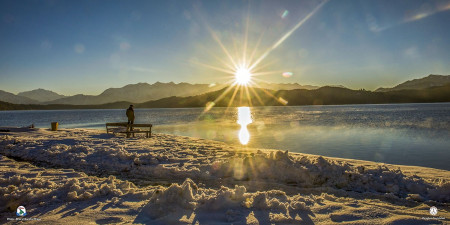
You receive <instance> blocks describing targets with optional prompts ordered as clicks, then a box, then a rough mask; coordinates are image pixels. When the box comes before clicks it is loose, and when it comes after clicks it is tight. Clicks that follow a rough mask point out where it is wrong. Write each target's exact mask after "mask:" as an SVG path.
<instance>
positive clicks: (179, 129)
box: [0, 103, 450, 170]
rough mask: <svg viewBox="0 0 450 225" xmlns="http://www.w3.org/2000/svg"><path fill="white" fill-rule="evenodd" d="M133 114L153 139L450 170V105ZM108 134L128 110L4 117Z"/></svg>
mask: <svg viewBox="0 0 450 225" xmlns="http://www.w3.org/2000/svg"><path fill="white" fill-rule="evenodd" d="M202 112H203V109H202V108H184V109H136V123H152V124H153V125H154V129H153V130H154V132H161V133H171V134H176V135H184V136H192V137H199V138H205V139H213V140H218V141H224V142H226V143H230V144H236V145H241V146H242V147H243V148H246V147H255V148H272V149H280V150H289V151H292V152H302V153H309V154H318V155H324V156H333V157H342V158H352V159H362V160H370V161H377V162H385V163H392V164H403V165H418V166H427V167H433V168H439V169H446V170H450V165H449V164H448V160H447V159H448V158H450V151H448V146H450V139H449V137H450V103H438V104H389V105H342V106H289V107H251V108H248V107H241V108H228V109H226V108H213V109H211V110H210V111H209V112H208V113H206V114H202ZM54 121H57V122H59V124H60V127H61V128H96V129H105V128H104V126H105V123H106V122H123V121H126V116H125V109H123V110H56V111H3V112H0V126H28V125H30V124H33V123H34V125H35V126H37V127H44V128H48V127H50V123H51V122H54Z"/></svg>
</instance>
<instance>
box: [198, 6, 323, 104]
mask: <svg viewBox="0 0 450 225" xmlns="http://www.w3.org/2000/svg"><path fill="white" fill-rule="evenodd" d="M326 2H327V0H325V1H323V2H322V3H320V4H319V5H318V6H316V7H315V8H314V9H313V10H312V11H311V12H310V13H309V14H308V15H306V16H305V17H304V18H302V19H301V20H300V21H299V22H298V23H297V24H296V25H295V26H294V27H293V28H291V29H290V30H289V31H288V32H286V33H285V34H283V35H282V36H281V37H280V38H279V39H278V40H277V41H276V42H275V43H274V44H273V45H272V46H270V47H268V48H267V49H266V50H265V51H259V50H258V48H259V45H260V43H261V39H262V37H263V34H261V36H260V37H259V39H258V40H257V42H256V45H255V47H254V49H253V51H251V54H250V56H248V55H247V52H248V29H249V16H247V21H246V29H245V32H244V40H243V47H242V55H240V56H239V55H236V56H233V55H232V54H231V53H230V50H228V48H226V46H225V45H224V44H223V42H222V41H221V39H220V38H219V36H218V35H217V33H216V32H214V31H213V29H211V27H210V26H209V25H208V24H207V23H206V21H204V23H205V26H206V28H207V29H208V31H209V33H210V35H211V37H212V38H213V39H214V41H215V42H216V43H217V44H218V46H219V47H220V48H221V50H222V51H223V53H224V54H225V56H226V59H221V58H218V57H217V56H215V55H214V57H215V58H216V59H218V60H219V61H220V62H221V63H222V64H223V67H221V66H213V65H209V64H206V63H200V62H197V61H195V62H194V61H191V63H192V64H196V65H199V66H202V67H205V68H208V69H212V70H215V71H219V72H221V73H226V74H229V75H230V76H229V78H231V79H229V80H228V81H226V82H225V85H229V86H228V87H227V88H226V89H225V90H224V91H223V92H222V93H221V94H220V95H219V96H218V97H217V98H216V99H215V100H214V101H212V102H209V103H208V104H207V105H206V107H205V110H204V112H207V111H209V110H210V109H211V108H212V107H214V106H215V105H216V104H217V102H219V101H221V100H222V99H223V98H224V97H225V96H226V95H227V94H228V93H230V91H233V94H232V95H231V98H230V100H229V103H228V107H230V106H231V105H232V104H233V101H234V100H235V98H236V95H237V92H238V91H240V106H252V100H251V97H252V96H251V95H252V94H253V96H254V97H255V98H256V100H257V101H258V102H259V103H260V104H261V105H263V101H262V99H261V96H259V94H258V92H257V91H256V90H255V89H254V88H260V85H259V84H258V82H259V81H263V80H261V79H258V78H256V76H261V75H270V74H281V73H283V72H285V71H265V70H263V69H264V68H265V67H267V66H268V65H270V63H266V64H265V65H261V63H262V62H263V61H264V60H265V59H266V57H267V56H268V55H269V54H270V53H271V52H272V51H273V50H274V49H276V48H277V47H278V46H280V45H281V44H282V43H283V42H284V41H285V40H286V39H287V38H288V37H289V36H290V35H292V34H293V33H294V32H295V31H296V30H297V29H298V28H300V27H301V26H302V25H303V24H304V23H305V22H306V21H307V20H308V19H309V18H311V17H312V16H313V15H314V14H315V13H316V12H317V11H318V10H319V9H320V8H321V7H322V6H323V5H324V4H325V3H326ZM233 40H236V38H233ZM234 46H236V42H235V43H234ZM257 52H263V53H262V54H261V55H259V57H258V56H257V55H256V53H257ZM227 78H228V77H227ZM233 89H234V90H233ZM261 90H262V91H263V92H264V93H265V94H267V95H268V96H270V97H271V98H273V99H275V100H276V101H278V102H279V103H280V104H283V105H286V104H287V101H286V100H284V99H283V98H281V97H277V96H274V95H273V94H272V93H270V92H269V91H267V90H265V89H262V88H261ZM244 93H245V95H246V97H247V98H246V99H247V100H248V102H245V103H242V102H241V101H242V95H243V94H244Z"/></svg>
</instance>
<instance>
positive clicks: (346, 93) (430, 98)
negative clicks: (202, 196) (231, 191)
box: [0, 84, 450, 110]
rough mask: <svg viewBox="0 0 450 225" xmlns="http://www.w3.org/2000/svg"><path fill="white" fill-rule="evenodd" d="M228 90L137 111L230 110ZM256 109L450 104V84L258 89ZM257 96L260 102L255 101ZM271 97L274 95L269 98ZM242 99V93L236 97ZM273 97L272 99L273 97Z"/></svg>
mask: <svg viewBox="0 0 450 225" xmlns="http://www.w3.org/2000/svg"><path fill="white" fill-rule="evenodd" d="M224 90H225V89H221V90H218V91H214V92H209V93H206V94H201V95H196V96H190V97H168V98H163V99H159V100H153V101H148V102H144V103H138V104H135V106H136V108H183V107H205V106H206V105H207V104H211V102H214V105H215V106H216V107H226V106H228V105H229V102H230V100H231V99H232V95H233V91H230V92H228V93H227V94H225V95H223V96H222V97H221V98H219V96H221V95H222V93H223V91H224ZM242 91H243V93H242V96H243V97H242V98H240V97H235V98H234V101H233V102H232V103H231V104H230V106H247V105H250V104H249V99H248V98H247V94H246V91H245V90H242ZM250 93H252V94H251V97H250V100H251V103H252V104H251V105H253V106H282V105H284V104H283V103H287V105H290V106H293V105H341V104H387V103H426V102H450V84H447V85H444V86H436V87H431V88H426V89H422V90H399V91H388V92H372V91H365V90H350V89H347V88H340V87H329V86H327V87H321V88H319V89H315V90H306V89H294V90H279V91H273V90H266V89H260V88H255V89H254V92H250ZM255 93H256V94H257V95H258V96H260V98H259V99H258V98H256V97H255ZM268 93H270V95H269V94H268ZM240 95H241V90H238V91H237V93H236V96H240ZM271 95H272V96H271ZM129 104H131V103H130V102H115V103H108V104H101V105H36V104H35V105H23V104H22V105H19V104H11V103H6V102H0V110H25V109H28V110H29V109H125V108H127V107H128V105H129Z"/></svg>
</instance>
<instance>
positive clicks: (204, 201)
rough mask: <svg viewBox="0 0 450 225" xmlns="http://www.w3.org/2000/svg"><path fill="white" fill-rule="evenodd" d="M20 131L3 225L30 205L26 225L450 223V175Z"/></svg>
mask: <svg viewBox="0 0 450 225" xmlns="http://www.w3.org/2000/svg"><path fill="white" fill-rule="evenodd" d="M2 129H3V128H2ZM3 130H4V129H3ZM9 130H10V132H0V157H1V158H0V170H1V174H0V215H1V219H2V221H1V222H2V223H4V222H8V221H7V218H14V219H15V218H16V217H17V216H16V215H15V211H16V208H17V207H18V206H19V205H23V206H25V207H26V209H27V210H28V215H27V216H26V217H28V218H38V219H40V221H28V222H31V223H33V222H35V223H48V224H51V223H55V222H57V223H69V224H70V223H77V224H80V223H88V222H96V223H143V224H178V223H185V224H196V223H199V224H229V223H234V224H268V223H275V224H290V223H293V224H296V223H299V222H303V223H306V224H308V223H310V224H312V223H318V224H321V223H323V224H330V223H333V222H352V223H357V224H361V223H368V224H378V223H393V224H405V223H423V224H430V223H437V224H440V223H446V222H447V223H448V221H449V219H450V213H449V202H450V172H449V171H444V170H437V169H431V168H423V167H412V166H398V165H387V164H377V163H374V162H367V161H359V160H350V159H338V158H328V157H321V156H315V155H306V154H297V153H295V154H293V153H288V152H282V151H277V150H258V149H247V148H245V147H242V146H232V145H227V144H224V143H222V142H217V141H210V140H203V139H197V138H190V137H181V136H174V135H168V134H155V135H153V137H152V138H149V139H147V138H143V137H137V138H130V139H126V138H124V137H116V136H114V135H109V134H105V132H103V131H98V130H89V129H63V130H60V131H57V132H52V131H48V130H46V129H14V128H10V129H9ZM431 206H435V207H437V208H438V214H437V215H435V216H432V215H430V213H429V209H430V207H431ZM442 218H446V219H444V220H443V219H442Z"/></svg>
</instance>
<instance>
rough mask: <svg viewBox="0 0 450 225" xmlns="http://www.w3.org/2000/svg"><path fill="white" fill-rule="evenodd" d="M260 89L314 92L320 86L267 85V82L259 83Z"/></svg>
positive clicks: (295, 84) (296, 84)
mask: <svg viewBox="0 0 450 225" xmlns="http://www.w3.org/2000/svg"><path fill="white" fill-rule="evenodd" d="M258 87H259V88H265V89H271V90H294V89H306V90H313V89H317V88H319V86H313V85H301V84H298V83H288V84H282V83H280V84H275V83H265V82H258Z"/></svg>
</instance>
